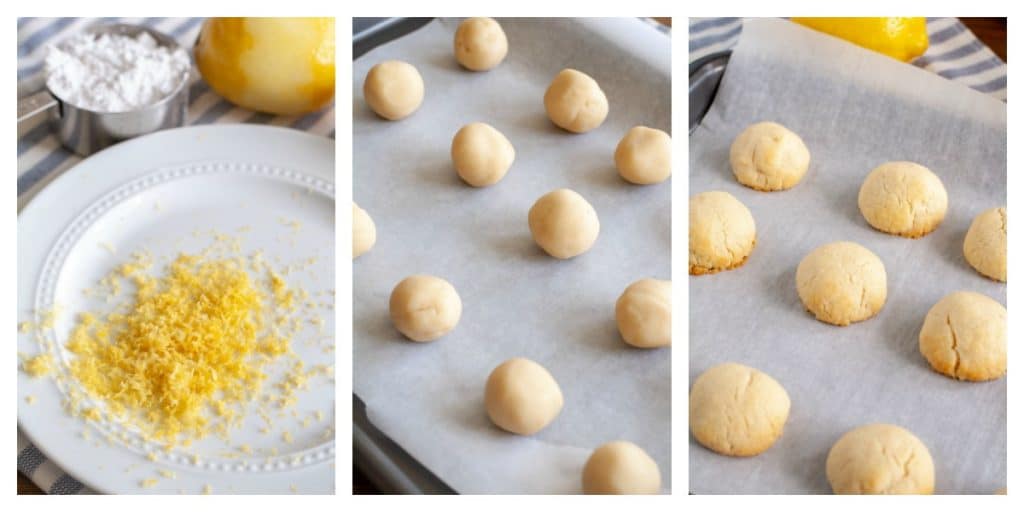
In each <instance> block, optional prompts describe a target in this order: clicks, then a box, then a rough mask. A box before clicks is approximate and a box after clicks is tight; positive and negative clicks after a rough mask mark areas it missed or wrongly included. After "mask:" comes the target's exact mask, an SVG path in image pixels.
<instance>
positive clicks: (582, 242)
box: [529, 188, 601, 260]
mask: <svg viewBox="0 0 1024 512" xmlns="http://www.w3.org/2000/svg"><path fill="white" fill-rule="evenodd" d="M529 223H530V233H532V234H533V240H534V241H535V242H537V245H539V246H540V247H541V249H544V251H545V252H547V253H548V254H550V255H552V256H554V257H556V258H558V259H561V260H564V259H568V258H572V257H573V256H579V255H580V254H583V253H585V252H587V251H588V250H590V248H591V247H593V245H594V242H595V241H597V234H598V232H600V231H601V223H600V222H598V220H597V212H596V211H594V207H593V206H590V203H588V202H587V200H586V199H583V196H581V195H579V194H577V193H576V192H574V191H572V190H569V189H567V188H560V189H558V190H554V191H552V192H548V193H547V194H544V195H543V196H541V198H540V199H538V200H537V202H536V203H533V207H531V208H530V214H529Z"/></svg>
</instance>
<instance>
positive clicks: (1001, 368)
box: [918, 292, 1006, 381]
mask: <svg viewBox="0 0 1024 512" xmlns="http://www.w3.org/2000/svg"><path fill="white" fill-rule="evenodd" d="M918 346H919V348H920V349H921V355H923V356H924V358H925V359H927V360H928V363H930V364H931V365H932V368H934V369H935V371H937V372H939V373H941V374H943V375H948V376H950V377H953V378H954V379H959V380H970V381H982V380H992V379H998V378H999V377H1002V376H1003V375H1005V374H1006V308H1004V307H1003V305H1002V304H1000V303H998V302H996V301H995V300H992V299H991V298H989V297H988V296H986V295H982V294H980V293H974V292H953V293H951V294H949V295H946V296H945V297H943V298H942V300H940V301H939V302H937V303H936V304H935V305H934V306H932V308H931V309H930V310H928V315H927V316H925V318H924V325H922V326H921V335H920V336H919V337H918Z"/></svg>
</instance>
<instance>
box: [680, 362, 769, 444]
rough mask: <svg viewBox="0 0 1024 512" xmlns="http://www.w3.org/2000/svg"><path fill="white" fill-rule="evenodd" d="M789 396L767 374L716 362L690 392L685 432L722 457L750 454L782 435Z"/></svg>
mask: <svg viewBox="0 0 1024 512" xmlns="http://www.w3.org/2000/svg"><path fill="white" fill-rule="evenodd" d="M788 417H789V395H788V394H787V393H786V390H785V389H783V387H782V385H781V384H779V383H778V382H776V381H775V379H773V378H771V377H769V376H768V375H767V374H765V373H763V372H760V371H758V370H755V369H754V368H751V367H749V366H744V365H742V364H736V363H725V364H721V365H718V366H715V367H713V368H711V369H709V370H707V371H706V372H704V373H702V374H701V375H700V377H697V380H696V381H695V382H694V383H693V389H691V390H690V431H691V432H693V437H694V438H695V439H697V442H699V443H700V444H702V445H704V446H705V447H707V448H708V449H710V450H712V451H715V452H718V453H721V454H723V455H732V456H738V457H749V456H752V455H757V454H759V453H761V452H763V451H765V450H767V449H768V448H770V447H771V446H772V445H773V444H775V441H776V440H777V439H778V438H779V437H781V436H782V428H783V426H784V425H785V424H786V418H788Z"/></svg>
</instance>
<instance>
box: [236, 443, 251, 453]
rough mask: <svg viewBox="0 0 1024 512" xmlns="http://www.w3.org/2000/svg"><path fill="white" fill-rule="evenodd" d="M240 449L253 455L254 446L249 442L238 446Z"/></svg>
mask: <svg viewBox="0 0 1024 512" xmlns="http://www.w3.org/2000/svg"><path fill="white" fill-rule="evenodd" d="M238 451H240V452H242V453H244V454H246V455H252V446H249V445H247V444H243V445H241V446H239V447H238Z"/></svg>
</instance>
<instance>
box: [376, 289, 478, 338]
mask: <svg viewBox="0 0 1024 512" xmlns="http://www.w3.org/2000/svg"><path fill="white" fill-rule="evenodd" d="M390 309H391V322H392V323H394V324H395V328H396V329H398V331H399V332H401V333H402V334H404V335H405V336H406V337H407V338H409V339H411V340H413V341H434V340H436V339H438V338H440V337H441V336H444V335H445V334H448V333H449V332H451V330H452V329H454V328H455V325H456V324H458V323H459V317H460V316H462V299H460V298H459V294H458V293H457V292H456V291H455V287H454V286H452V285H451V283H449V282H448V281H445V280H444V279H441V278H440V277H434V276H427V275H415V276H409V277H407V278H405V279H403V280H402V282H400V283H398V285H397V286H395V289H394V290H392V291H391V301H390Z"/></svg>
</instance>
